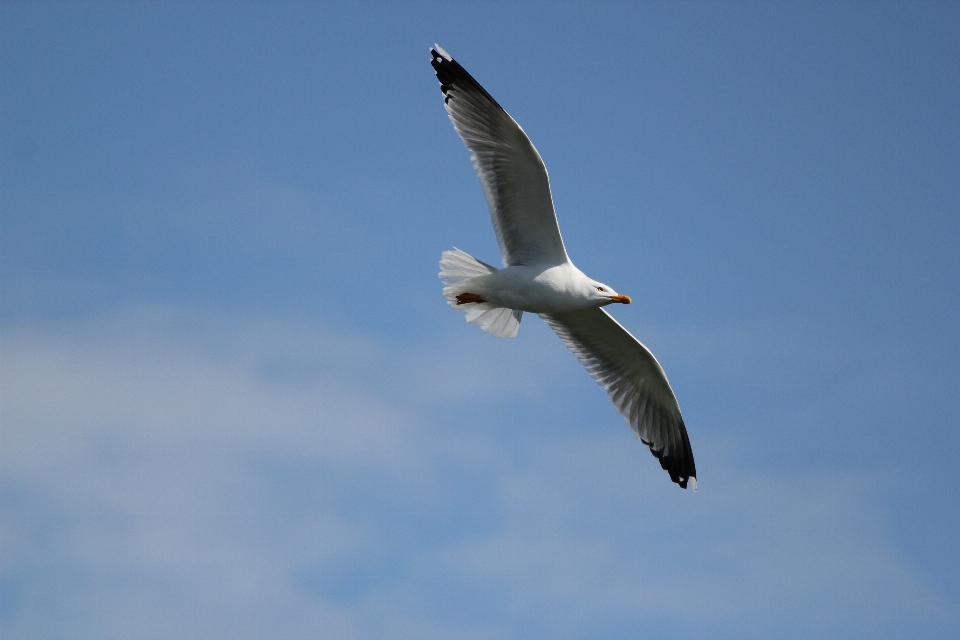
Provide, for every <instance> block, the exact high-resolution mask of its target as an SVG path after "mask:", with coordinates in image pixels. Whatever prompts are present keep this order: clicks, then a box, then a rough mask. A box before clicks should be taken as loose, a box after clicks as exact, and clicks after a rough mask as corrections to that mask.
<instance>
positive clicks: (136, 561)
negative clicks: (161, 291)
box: [0, 308, 956, 638]
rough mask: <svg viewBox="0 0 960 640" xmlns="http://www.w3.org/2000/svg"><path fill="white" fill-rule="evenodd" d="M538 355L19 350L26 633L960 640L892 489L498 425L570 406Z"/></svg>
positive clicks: (9, 566)
mask: <svg viewBox="0 0 960 640" xmlns="http://www.w3.org/2000/svg"><path fill="white" fill-rule="evenodd" d="M526 329H528V330H529V327H528V328H526ZM529 333H530V339H529V340H527V342H526V343H524V342H521V341H515V342H514V343H511V344H510V347H511V349H513V352H512V357H510V360H511V367H505V366H504V361H503V360H501V358H503V357H505V355H504V354H506V353H507V352H506V351H498V349H499V346H500V345H501V344H502V343H499V342H493V341H487V342H486V343H485V344H484V345H483V347H482V348H480V349H477V348H475V346H474V345H473V343H472V342H471V341H469V340H468V341H467V342H466V343H465V344H461V345H460V346H459V348H461V349H466V350H467V353H466V355H468V356H469V363H470V364H469V367H467V366H464V365H463V364H458V360H457V358H451V357H450V351H449V349H444V348H440V349H437V350H436V351H435V352H432V353H431V352H426V353H424V352H419V353H418V352H415V351H413V350H405V349H404V348H398V347H397V345H390V344H385V343H382V342H379V341H377V340H375V339H373V338H370V337H369V336H364V335H359V334H354V335H349V334H343V333H342V332H338V333H334V332H330V331H328V330H324V329H323V328H317V327H314V326H311V325H310V324H309V323H298V322H296V321H275V320H271V319H263V318H261V319H247V320H236V319H231V318H228V317H222V316H210V315H205V314H202V313H197V312H193V311H189V310H184V309H179V310H177V309H160V308H152V309H140V310H132V311H126V312H122V313H118V314H114V315H111V316H107V317H101V318H98V319H94V320H91V321H89V322H86V323H84V324H82V325H76V324H74V325H70V326H65V327H55V326H49V327H46V328H38V327H30V326H22V327H19V328H11V329H9V330H7V331H5V333H4V335H3V341H2V351H3V378H2V380H3V438H4V447H3V453H2V457H3V471H2V483H3V484H2V487H3V490H2V496H3V500H2V506H3V511H4V516H3V530H2V531H3V546H4V549H5V551H4V561H3V569H2V580H3V598H2V605H3V606H2V609H0V611H2V616H3V617H2V623H3V627H4V629H5V634H6V633H9V634H10V637H26V636H32V635H36V634H40V635H44V634H50V635H56V634H57V633H66V632H67V630H71V633H73V634H75V635H81V636H82V635H84V634H87V633H95V632H96V633H97V635H99V636H100V637H121V636H124V637H130V636H142V635H144V634H143V633H142V631H143V629H149V630H150V633H148V634H147V635H158V636H160V635H167V636H169V635H175V636H178V637H211V636H212V637H263V636H264V635H277V634H280V635H287V636H299V635H304V636H307V635H309V636H311V637H315V636H316V635H317V633H318V632H319V634H320V635H321V636H322V637H331V638H332V637H337V638H342V637H355V638H367V637H370V638H372V637H384V635H385V634H386V635H390V636H397V637H423V638H428V637H437V638H441V637H451V636H457V637H478V638H479V637H530V636H534V637H536V636H543V637H554V636H559V637H577V636H587V635H591V633H592V632H595V631H597V630H600V631H604V632H606V633H608V634H610V635H614V636H615V635H618V634H621V633H622V634H624V635H630V634H629V633H627V630H628V628H630V627H631V626H632V625H638V624H643V625H645V627H646V628H649V629H652V630H656V629H659V630H660V631H659V632H662V633H663V634H664V635H665V636H669V635H672V634H674V633H681V635H682V634H683V633H700V632H706V631H708V630H716V629H725V630H727V631H724V632H722V633H719V634H717V635H718V637H723V636H726V637H736V636H737V634H742V633H748V634H767V633H777V634H779V635H784V634H785V635H786V636H791V635H793V636H795V637H800V636H802V635H805V634H810V633H815V632H817V631H818V630H820V631H823V630H825V629H835V628H837V626H838V625H847V626H850V625H854V626H855V627H857V628H861V629H872V630H873V631H875V632H877V633H879V632H880V631H881V630H883V629H891V628H892V629H895V628H897V627H898V625H900V624H905V623H906V622H910V623H911V624H914V625H917V624H919V625H920V626H921V627H923V628H928V629H932V630H936V629H938V628H945V627H944V625H946V626H949V625H953V624H955V622H956V621H955V619H954V616H953V615H952V614H950V613H949V611H948V608H947V606H946V605H945V604H944V603H943V602H941V601H940V600H939V599H938V597H937V596H936V595H934V594H933V593H932V592H931V591H930V590H929V589H928V588H927V587H925V585H924V584H923V582H922V580H921V579H920V578H919V577H918V576H917V575H916V574H915V573H914V572H913V571H912V570H911V568H910V567H909V566H908V565H907V564H906V563H905V562H904V561H903V560H902V559H900V558H899V557H898V556H897V554H896V552H895V550H894V548H893V546H892V545H891V544H890V542H889V541H888V540H887V539H886V538H885V536H884V534H883V527H882V524H881V523H880V522H879V521H878V515H877V513H876V512H875V511H874V510H873V509H872V508H871V506H870V505H871V496H872V492H874V491H876V487H877V486H878V484H879V485H880V486H882V484H883V482H884V479H883V478H875V477H863V476H857V475H843V476H840V475H837V474H835V473H823V474H815V473H806V474H803V475H795V474H794V475H787V476H781V477H767V476H763V475H749V474H743V473H736V472H734V471H733V470H732V469H731V467H730V466H729V465H725V464H724V463H723V459H724V455H725V454H724V451H725V450H727V449H728V448H729V447H728V444H726V443H724V442H723V441H722V440H721V441H718V440H716V439H715V438H714V439H711V438H706V439H701V440H700V441H699V442H698V445H699V449H698V451H699V452H700V453H701V460H703V461H705V462H706V463H707V464H708V465H709V466H710V467H711V469H713V470H714V473H713V477H712V478H711V481H710V482H709V483H703V488H702V489H701V491H700V492H699V493H697V494H695V495H690V494H683V493H681V492H679V491H677V490H675V487H672V486H670V483H668V482H665V481H664V478H663V477H661V475H662V474H661V472H660V471H659V469H657V468H656V464H655V463H654V461H653V460H652V459H648V454H646V453H645V452H643V451H642V448H641V447H640V446H639V445H638V444H637V443H636V442H635V441H633V440H632V438H630V437H629V435H628V433H627V432H626V429H625V427H624V429H623V430H622V431H612V430H611V431H603V432H596V431H588V432H586V433H584V432H582V431H579V432H578V430H577V429H574V428H565V427H564V425H558V426H557V429H556V433H555V434H554V435H553V436H552V437H550V438H544V437H543V431H540V430H538V429H536V428H534V429H532V430H531V431H530V432H528V433H524V432H523V430H522V429H517V428H516V425H510V429H509V431H508V430H504V429H501V428H498V427H497V425H493V424H491V425H489V429H486V428H484V422H485V420H486V418H485V417H484V416H482V415H470V413H469V412H475V410H476V407H477V406H482V405H484V404H488V405H491V406H493V405H498V404H501V405H502V404H503V403H507V405H509V404H510V403H516V402H518V395H517V394H518V393H520V396H519V397H521V398H522V400H523V403H524V404H530V405H532V407H533V409H532V411H531V410H530V409H527V410H525V411H527V413H526V414H522V415H523V418H522V420H521V422H523V421H527V422H533V421H535V420H536V417H535V414H536V411H537V410H538V409H539V408H542V406H543V405H544V403H549V397H550V393H548V391H550V390H551V389H553V390H554V391H555V390H556V386H557V385H561V386H562V385H563V384H564V382H563V380H562V377H560V376H558V374H556V373H555V371H556V361H555V360H553V359H552V358H553V357H554V356H553V355H547V356H545V358H546V360H544V359H541V358H538V357H533V354H534V353H535V352H537V351H538V350H540V347H541V346H545V345H542V344H541V341H542V340H545V339H547V338H550V336H549V335H548V334H547V333H546V332H540V331H538V330H536V329H533V330H529ZM479 337H484V336H479ZM478 344H480V343H478ZM491 345H495V347H494V348H492V349H488V347H490V346H491ZM550 346H551V348H550V349H543V350H542V351H544V352H546V353H553V354H556V357H557V358H560V357H561V356H565V355H566V354H563V352H562V351H561V350H560V349H559V348H557V347H559V345H557V344H551V345H550ZM531 349H532V350H533V351H531V352H530V353H529V354H528V355H530V356H531V357H523V356H524V354H525V352H526V351H529V350H531ZM518 354H519V355H518ZM508 371H513V373H507V372H508ZM453 379H457V380H458V384H453V383H451V380H453ZM580 382H582V383H583V384H588V382H587V380H586V379H583V380H580ZM518 390H519V391H518ZM538 398H539V399H538ZM464 409H466V410H467V411H468V414H467V415H460V414H459V413H458V411H462V410H464ZM551 419H555V416H551ZM454 595H456V596H457V597H456V598H454ZM445 603H446V604H445ZM454 603H455V604H454ZM467 603H468V604H467ZM448 605H449V606H448ZM671 629H673V631H672V632H671V631H669V630H671ZM78 630H79V631H78ZM659 632H658V633H659ZM880 635H882V634H880Z"/></svg>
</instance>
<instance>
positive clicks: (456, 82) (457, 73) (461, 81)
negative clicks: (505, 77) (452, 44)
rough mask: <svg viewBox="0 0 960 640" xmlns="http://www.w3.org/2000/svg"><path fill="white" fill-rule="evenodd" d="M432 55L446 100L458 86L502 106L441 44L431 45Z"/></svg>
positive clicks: (432, 63) (446, 100) (431, 61)
mask: <svg viewBox="0 0 960 640" xmlns="http://www.w3.org/2000/svg"><path fill="white" fill-rule="evenodd" d="M430 56H431V58H430V64H431V65H432V66H433V70H434V72H435V73H436V74H437V80H439V81H440V91H442V92H443V101H444V102H449V100H450V97H451V96H450V90H451V89H453V88H454V87H456V88H457V89H459V90H462V91H467V92H476V93H479V94H481V95H482V96H484V97H485V98H486V99H487V100H489V101H490V102H492V103H493V104H495V105H497V106H498V107H500V104H499V103H498V102H497V101H496V100H494V99H493V96H491V95H490V94H489V93H487V90H486V89H484V88H483V87H482V86H480V83H479V82H477V81H476V80H474V79H473V76H471V75H470V74H469V73H467V70H466V69H464V68H463V67H461V66H460V63H459V62H457V61H456V60H454V59H453V56H451V55H450V54H449V53H447V52H446V51H444V50H443V48H442V47H441V46H440V45H438V44H434V45H433V46H432V47H430ZM500 108H501V109H502V108H503V107H500Z"/></svg>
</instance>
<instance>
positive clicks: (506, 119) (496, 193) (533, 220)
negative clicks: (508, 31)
mask: <svg viewBox="0 0 960 640" xmlns="http://www.w3.org/2000/svg"><path fill="white" fill-rule="evenodd" d="M430 53H431V54H432V55H433V60H432V62H431V64H433V68H434V70H435V71H436V72H437V79H438V80H440V90H441V91H443V96H444V97H443V102H444V105H445V106H446V108H447V113H449V114H450V120H451V121H452V122H453V127H454V128H455V129H456V130H457V133H459V134H460V137H461V138H463V142H464V144H466V145H467V148H468V149H470V152H471V160H473V168H474V169H476V171H477V176H479V178H480V184H481V186H482V187H483V194H484V195H485V196H486V198H487V204H488V205H489V206H490V217H491V218H492V219H493V229H494V231H496V233H497V241H498V242H499V243H500V252H501V253H502V254H503V265H504V266H505V267H509V266H513V265H520V264H562V263H564V262H566V261H567V252H566V250H565V249H564V247H563V239H561V237H560V228H559V227H558V226H557V216H556V214H554V211H553V199H552V198H551V197H550V181H549V179H548V178H547V169H546V167H544V166H543V160H541V159H540V154H539V153H537V150H536V149H534V147H533V144H532V143H531V142H530V139H529V138H527V134H525V133H524V132H523V129H521V128H520V125H518V124H517V123H516V122H515V121H514V120H513V118H511V117H510V115H509V114H508V113H507V112H506V111H504V110H503V108H502V107H501V106H500V105H499V104H497V101H496V100H494V99H493V98H492V97H491V96H490V94H489V93H487V92H486V91H485V90H484V88H483V87H481V86H480V84H479V83H478V82H477V81H476V80H474V79H473V78H472V77H471V76H470V74H469V73H467V72H466V70H465V69H464V68H463V67H461V66H460V65H459V64H458V63H457V61H456V60H454V59H453V58H451V57H450V55H449V54H448V53H447V52H446V51H444V50H443V49H441V48H440V47H439V46H438V45H434V48H433V49H431V50H430Z"/></svg>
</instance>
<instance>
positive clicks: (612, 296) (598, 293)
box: [588, 280, 630, 307]
mask: <svg viewBox="0 0 960 640" xmlns="http://www.w3.org/2000/svg"><path fill="white" fill-rule="evenodd" d="M589 287H590V290H589V292H588V295H589V299H590V301H591V302H594V303H596V306H598V307H605V306H607V305H608V304H613V303H614V302H619V303H621V304H630V296H624V295H621V294H619V293H617V292H616V291H614V290H613V287H610V286H608V285H605V284H603V283H602V282H597V281H596V280H590V281H589Z"/></svg>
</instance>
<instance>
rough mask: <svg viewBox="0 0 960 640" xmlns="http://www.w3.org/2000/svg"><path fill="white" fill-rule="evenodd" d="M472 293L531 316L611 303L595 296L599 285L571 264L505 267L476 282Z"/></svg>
mask: <svg viewBox="0 0 960 640" xmlns="http://www.w3.org/2000/svg"><path fill="white" fill-rule="evenodd" d="M473 290H475V291H476V293H477V294H478V295H479V296H480V297H482V298H483V299H484V300H485V301H486V302H487V303H488V304H489V305H490V306H492V307H501V308H507V309H516V310H518V311H529V312H530V313H567V312H569V311H579V310H581V309H588V308H590V307H597V306H600V304H601V303H603V304H610V303H611V302H612V300H609V299H604V298H608V296H603V297H600V296H594V295H593V294H594V293H599V292H597V285H595V284H593V281H592V280H590V278H588V277H587V276H585V275H584V274H583V272H582V271H580V269H577V268H576V267H575V266H573V263H571V262H565V263H563V264H558V265H553V266H550V265H537V264H534V265H517V266H513V267H505V268H503V269H499V270H497V271H494V272H493V273H491V274H489V275H486V276H480V277H478V278H476V279H475V280H474V281H473V282H471V291H473ZM610 291H611V292H612V290H610ZM612 294H613V295H614V296H615V295H616V293H615V292H612Z"/></svg>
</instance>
